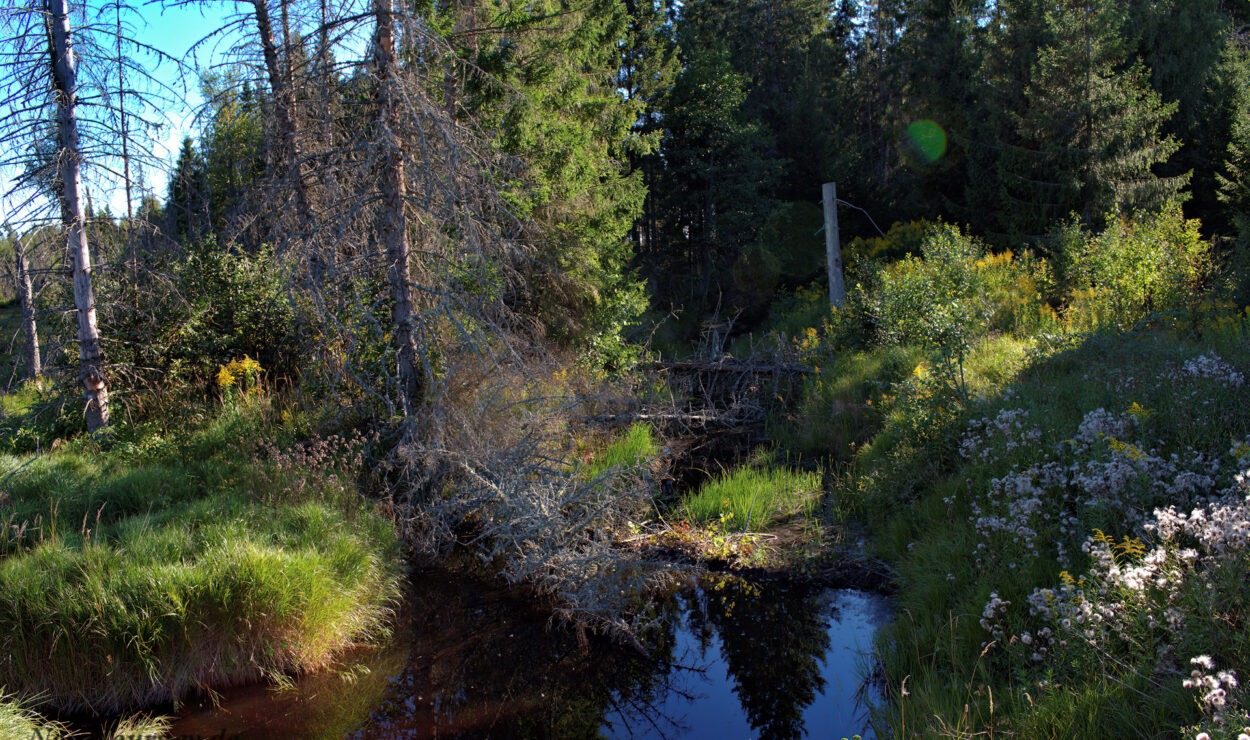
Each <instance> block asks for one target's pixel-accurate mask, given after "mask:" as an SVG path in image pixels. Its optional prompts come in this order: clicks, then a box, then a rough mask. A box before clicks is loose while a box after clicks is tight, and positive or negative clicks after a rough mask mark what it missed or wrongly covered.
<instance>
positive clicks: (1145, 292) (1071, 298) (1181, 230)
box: [1060, 205, 1212, 330]
mask: <svg viewBox="0 0 1250 740" xmlns="http://www.w3.org/2000/svg"><path fill="white" fill-rule="evenodd" d="M1060 241H1061V243H1062V244H1063V245H1064V246H1063V250H1062V262H1061V268H1060V272H1061V274H1062V276H1063V285H1064V296H1065V299H1066V302H1067V304H1068V308H1067V314H1066V318H1067V320H1068V323H1069V324H1070V325H1071V326H1073V327H1074V328H1077V329H1083V330H1092V329H1096V328H1098V327H1100V326H1114V327H1118V328H1128V327H1130V326H1133V325H1134V324H1136V323H1137V322H1140V321H1143V320H1145V319H1148V318H1150V317H1151V316H1153V315H1159V314H1169V313H1177V312H1183V311H1192V310H1193V309H1194V308H1196V307H1197V305H1198V302H1199V301H1200V300H1201V299H1202V297H1203V292H1204V289H1205V288H1206V287H1207V285H1208V281H1209V278H1210V275H1211V268H1212V265H1211V247H1210V244H1209V243H1208V242H1207V241H1206V240H1205V239H1203V238H1202V235H1201V234H1200V233H1199V225H1198V222H1197V221H1196V220H1192V219H1186V218H1185V217H1184V216H1183V215H1182V214H1181V209H1180V207H1179V206H1178V205H1172V206H1170V207H1168V208H1166V209H1164V210H1162V211H1160V212H1159V213H1155V214H1150V215H1143V216H1141V217H1139V218H1138V219H1136V220H1129V219H1126V218H1116V219H1112V220H1111V223H1110V225H1109V226H1108V227H1107V229H1106V230H1105V231H1104V232H1102V233H1101V234H1097V235H1090V234H1087V233H1085V232H1084V231H1083V230H1082V229H1080V228H1079V227H1078V226H1076V225H1075V224H1069V225H1068V226H1066V227H1064V230H1063V231H1062V232H1061V235H1060Z"/></svg>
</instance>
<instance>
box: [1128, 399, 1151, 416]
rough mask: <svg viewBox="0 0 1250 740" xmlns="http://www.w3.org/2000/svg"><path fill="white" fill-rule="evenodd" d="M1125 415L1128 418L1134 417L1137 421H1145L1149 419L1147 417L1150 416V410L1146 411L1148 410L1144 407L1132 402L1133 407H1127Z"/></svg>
mask: <svg viewBox="0 0 1250 740" xmlns="http://www.w3.org/2000/svg"><path fill="white" fill-rule="evenodd" d="M1125 413H1127V414H1128V415H1129V416H1133V417H1136V418H1137V419H1138V420H1142V419H1147V418H1149V417H1150V414H1151V413H1152V412H1151V411H1150V409H1148V408H1146V407H1144V406H1142V405H1141V404H1140V403H1138V402H1136V401H1134V402H1133V405H1132V406H1129V407H1128V411H1127V412H1125Z"/></svg>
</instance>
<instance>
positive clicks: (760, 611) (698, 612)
mask: <svg viewBox="0 0 1250 740" xmlns="http://www.w3.org/2000/svg"><path fill="white" fill-rule="evenodd" d="M687 598H688V601H689V609H690V618H689V622H690V627H691V630H692V631H693V632H694V634H695V635H696V637H698V639H699V640H700V642H701V643H702V644H703V645H704V647H708V646H710V644H711V636H712V633H713V632H715V634H716V636H718V637H719V638H720V643H721V653H722V654H723V656H724V658H725V662H726V663H727V665H728V670H729V674H730V676H731V677H732V678H733V681H734V693H735V694H736V695H737V696H738V701H740V702H741V703H742V708H743V710H744V711H745V712H746V715H747V720H748V721H749V722H750V723H751V727H753V728H754V729H756V730H758V731H759V732H760V734H761V736H762V737H799V736H802V735H803V732H804V729H805V728H804V723H803V711H804V710H805V709H806V708H807V707H808V706H810V705H811V704H812V702H814V701H815V700H816V695H817V694H819V693H820V692H821V691H823V690H824V687H825V680H824V678H823V677H822V676H821V673H820V666H821V661H822V660H823V658H824V656H825V654H826V652H827V651H828V650H829V643H830V640H829V632H828V619H827V618H826V617H825V616H824V615H825V614H827V613H828V610H829V598H830V594H829V592H828V591H827V590H824V589H810V588H804V587H801V586H794V585H785V584H780V583H764V584H756V583H748V582H746V581H743V580H741V579H737V578H725V579H721V580H719V581H716V582H715V583H709V584H708V586H707V587H706V588H705V589H704V590H702V591H697V592H692V593H691V594H689V596H688V597H687Z"/></svg>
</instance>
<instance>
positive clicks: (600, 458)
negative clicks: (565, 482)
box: [581, 424, 660, 480]
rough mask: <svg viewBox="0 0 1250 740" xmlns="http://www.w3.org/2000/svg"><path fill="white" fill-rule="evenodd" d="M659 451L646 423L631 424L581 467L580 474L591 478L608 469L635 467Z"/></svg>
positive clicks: (652, 433) (588, 478) (587, 478)
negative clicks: (588, 462)
mask: <svg viewBox="0 0 1250 740" xmlns="http://www.w3.org/2000/svg"><path fill="white" fill-rule="evenodd" d="M659 451H660V446H659V444H658V443H657V442H656V439H655V433H654V432H652V431H651V427H650V426H649V425H647V424H633V425H631V426H630V427H629V429H627V430H626V431H625V433H624V434H622V435H621V436H620V437H618V438H616V439H614V440H613V441H612V442H611V444H609V445H608V446H607V448H606V449H604V451H603V452H602V453H600V454H599V455H596V456H595V458H594V460H593V461H591V463H590V464H588V465H587V466H586V467H585V468H583V469H582V472H581V475H582V477H583V478H584V479H586V480H593V479H595V478H597V477H599V476H600V475H603V474H604V473H605V472H607V471H608V470H628V469H631V468H636V467H638V466H640V465H642V464H643V463H646V462H647V461H649V460H651V459H652V458H654V457H655V456H656V455H657V454H659Z"/></svg>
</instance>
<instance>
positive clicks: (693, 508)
mask: <svg viewBox="0 0 1250 740" xmlns="http://www.w3.org/2000/svg"><path fill="white" fill-rule="evenodd" d="M820 495H821V475H820V473H818V472H809V471H803V470H797V469H794V468H789V467H784V466H771V465H770V466H765V467H758V468H757V467H742V468H738V469H736V470H733V471H731V472H728V473H725V474H723V475H720V476H717V477H716V478H713V479H712V480H710V481H708V482H707V483H704V484H703V485H702V486H700V488H699V490H698V491H697V492H696V493H695V494H694V495H692V496H690V497H688V498H687V499H686V500H685V502H684V503H683V504H682V507H681V511H682V513H683V515H684V516H685V517H686V518H688V519H689V520H690V521H691V522H697V523H699V524H704V525H707V524H716V525H718V526H720V527H721V528H722V529H724V530H726V531H741V532H752V531H756V532H758V531H763V530H765V529H767V528H769V527H770V526H773V525H775V524H779V523H781V522H784V521H786V520H789V519H791V518H793V517H796V516H801V515H805V514H808V513H810V512H811V511H812V509H813V508H814V506H815V504H816V502H817V501H818V500H819V498H820Z"/></svg>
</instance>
